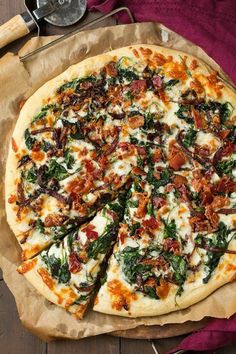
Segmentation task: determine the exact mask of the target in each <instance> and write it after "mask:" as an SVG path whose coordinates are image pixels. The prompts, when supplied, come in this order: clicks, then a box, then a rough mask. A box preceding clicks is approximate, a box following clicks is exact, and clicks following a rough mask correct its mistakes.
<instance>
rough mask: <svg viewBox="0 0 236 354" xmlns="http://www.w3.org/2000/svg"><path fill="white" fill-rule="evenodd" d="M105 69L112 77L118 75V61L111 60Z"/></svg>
mask: <svg viewBox="0 0 236 354" xmlns="http://www.w3.org/2000/svg"><path fill="white" fill-rule="evenodd" d="M104 69H105V71H106V73H107V75H109V76H111V77H116V76H117V74H118V71H117V68H116V63H115V62H114V61H110V63H108V64H107V65H106V66H105V68H104Z"/></svg>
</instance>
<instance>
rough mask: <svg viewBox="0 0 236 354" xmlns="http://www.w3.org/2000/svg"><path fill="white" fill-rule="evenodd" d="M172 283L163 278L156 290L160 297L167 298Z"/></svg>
mask: <svg viewBox="0 0 236 354" xmlns="http://www.w3.org/2000/svg"><path fill="white" fill-rule="evenodd" d="M170 288H171V285H170V283H168V282H167V281H165V280H163V279H162V278H161V280H160V285H159V286H158V287H157V289H156V292H157V295H158V296H159V298H160V299H165V298H166V297H167V296H168V294H169V291H170Z"/></svg>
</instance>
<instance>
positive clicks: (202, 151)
mask: <svg viewBox="0 0 236 354" xmlns="http://www.w3.org/2000/svg"><path fill="white" fill-rule="evenodd" d="M194 152H195V154H197V155H199V156H202V157H208V156H209V155H210V154H211V149H210V147H209V146H208V145H202V146H200V145H197V144H195V146H194Z"/></svg>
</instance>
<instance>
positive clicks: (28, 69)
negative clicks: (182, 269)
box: [0, 23, 236, 340]
mask: <svg viewBox="0 0 236 354" xmlns="http://www.w3.org/2000/svg"><path fill="white" fill-rule="evenodd" d="M52 39H54V37H47V38H43V37H41V38H34V39H32V40H30V41H29V42H28V43H27V44H26V45H25V47H24V48H23V49H21V51H20V53H19V55H20V56H22V55H24V54H26V53H27V52H30V51H32V50H33V49H35V48H37V47H38V46H41V45H42V44H45V43H46V42H48V41H49V40H52ZM138 43H140V44H141V43H146V44H159V45H160V44H161V45H163V46H166V47H170V48H175V49H180V50H183V51H185V52H187V53H190V54H193V55H195V56H197V57H198V58H201V59H202V60H203V61H205V62H206V63H207V64H209V65H210V66H212V68H214V69H215V70H217V71H218V72H219V73H220V75H221V76H222V77H223V78H224V79H225V80H226V81H227V82H228V83H229V79H228V78H227V77H226V76H225V75H224V73H223V72H222V71H221V70H220V68H219V67H218V65H217V64H216V63H215V62H214V61H213V60H212V59H210V58H209V57H208V56H207V55H206V53H204V52H203V51H202V50H201V49H200V48H199V47H197V46H195V45H193V44H192V43H190V42H188V41H187V40H185V39H184V38H182V37H180V36H179V35H177V34H176V33H174V32H171V31H170V30H168V29H166V28H165V27H163V26H161V25H159V24H154V23H139V24H131V25H122V26H114V27H107V28H101V29H96V30H90V31H86V32H81V33H79V34H77V35H75V36H74V37H72V38H69V39H67V40H66V41H64V42H62V43H60V44H58V45H57V46H55V47H53V48H50V49H48V50H46V51H44V52H43V53H40V54H38V55H36V56H34V57H33V58H31V59H29V60H28V61H27V62H24V63H22V62H20V60H19V57H18V56H14V55H13V54H10V53H9V54H7V55H6V56H5V57H3V58H2V59H0V88H1V89H0V130H1V154H0V178H1V181H0V183H1V189H0V193H1V204H0V217H1V233H0V266H1V268H2V270H3V275H4V280H5V282H6V283H7V285H8V287H9V288H10V290H11V292H12V293H13V295H14V297H15V300H16V304H17V308H18V312H19V316H20V319H21V321H22V323H23V324H24V325H25V326H26V327H27V328H28V329H30V330H31V331H32V332H33V333H35V334H36V335H38V336H39V337H41V338H42V339H44V340H50V339H55V338H71V339H79V338H82V337H87V336H93V335H98V334H102V333H108V332H112V331H120V330H127V329H130V328H135V327H137V326H139V325H147V326H151V325H164V324H170V323H184V322H186V321H199V320H201V319H202V318H204V317H206V316H210V317H218V318H228V317H230V316H231V315H232V314H234V313H235V312H236V301H235V295H236V282H234V283H231V284H228V285H226V286H224V287H222V288H221V289H219V290H217V291H216V292H215V293H214V294H212V295H211V296H209V297H208V298H207V299H205V300H203V301H201V302H199V303H197V304H195V305H193V306H191V307H189V308H188V309H185V310H181V311H176V312H173V313H170V314H167V315H162V316H157V317H146V318H138V319H129V318H122V317H118V316H110V315H103V314H99V313H96V312H93V311H91V310H89V311H88V313H87V314H86V316H85V318H84V319H83V320H82V321H79V320H76V319H75V318H74V317H72V316H71V315H70V314H68V313H67V312H66V311H65V310H63V309H61V308H59V307H57V306H56V305H53V304H51V303H49V301H47V300H46V299H45V298H44V297H43V296H41V295H39V294H38V293H37V291H36V290H35V289H34V288H33V287H32V286H31V285H30V284H29V283H28V282H27V281H26V280H25V278H24V277H23V276H21V275H19V274H18V273H17V272H16V267H17V265H18V264H20V247H19V246H18V244H17V241H16V239H15V237H14V235H13V234H12V232H11V231H10V229H9V227H8V225H7V222H6V216H5V210H4V200H3V199H4V197H3V194H4V174H5V161H6V155H7V150H8V145H9V143H10V137H11V134H12V131H13V129H14V125H15V122H16V120H17V116H18V114H19V103H20V102H21V101H22V100H23V99H26V98H28V97H29V96H30V95H31V94H32V93H33V92H34V91H35V90H36V89H37V88H38V87H40V86H41V85H42V84H43V83H44V82H46V81H48V80H49V79H51V78H52V77H54V76H56V75H58V74H59V73H61V72H62V71H64V70H65V69H66V68H67V67H68V66H70V65H71V64H74V63H76V62H78V61H80V60H82V59H84V58H87V57H89V56H93V55H96V54H100V53H103V52H107V51H109V50H112V49H115V48H119V47H123V46H126V45H130V44H138Z"/></svg>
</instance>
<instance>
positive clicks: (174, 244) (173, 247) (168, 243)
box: [163, 237, 180, 255]
mask: <svg viewBox="0 0 236 354" xmlns="http://www.w3.org/2000/svg"><path fill="white" fill-rule="evenodd" d="M163 246H164V250H165V251H168V252H173V253H174V254H176V255H180V243H179V241H178V240H173V239H172V238H169V237H168V238H166V239H165V240H164V245H163Z"/></svg>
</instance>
